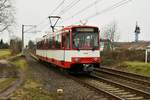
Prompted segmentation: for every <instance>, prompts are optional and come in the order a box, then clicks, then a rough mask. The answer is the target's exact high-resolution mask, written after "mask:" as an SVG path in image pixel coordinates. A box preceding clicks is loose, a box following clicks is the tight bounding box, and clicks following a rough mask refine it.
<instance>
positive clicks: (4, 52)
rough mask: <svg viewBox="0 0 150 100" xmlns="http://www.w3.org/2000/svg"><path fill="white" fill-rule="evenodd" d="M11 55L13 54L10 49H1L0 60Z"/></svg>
mask: <svg viewBox="0 0 150 100" xmlns="http://www.w3.org/2000/svg"><path fill="white" fill-rule="evenodd" d="M10 55H11V52H10V50H9V49H0V58H1V59H2V58H7V57H9V56H10Z"/></svg>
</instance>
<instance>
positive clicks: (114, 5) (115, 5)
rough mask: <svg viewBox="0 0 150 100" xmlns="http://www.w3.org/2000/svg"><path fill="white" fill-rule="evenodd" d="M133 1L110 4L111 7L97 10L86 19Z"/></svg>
mask: <svg viewBox="0 0 150 100" xmlns="http://www.w3.org/2000/svg"><path fill="white" fill-rule="evenodd" d="M131 1H132V0H122V1H119V2H118V3H115V4H113V5H112V6H110V7H108V8H106V9H103V10H101V11H99V12H96V13H95V14H93V15H91V16H89V17H87V18H85V20H88V19H91V18H94V17H96V16H99V15H101V14H103V13H105V12H108V11H111V10H113V9H116V8H118V7H121V6H123V5H125V4H127V3H129V2H131ZM77 23H78V22H77ZM77 23H75V24H77Z"/></svg>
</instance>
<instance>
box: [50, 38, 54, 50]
mask: <svg viewBox="0 0 150 100" xmlns="http://www.w3.org/2000/svg"><path fill="white" fill-rule="evenodd" d="M52 48H53V37H50V38H49V49H52Z"/></svg>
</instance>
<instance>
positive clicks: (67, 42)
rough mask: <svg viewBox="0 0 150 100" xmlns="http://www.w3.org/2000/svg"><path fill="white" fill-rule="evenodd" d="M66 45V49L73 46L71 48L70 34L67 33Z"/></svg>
mask: <svg viewBox="0 0 150 100" xmlns="http://www.w3.org/2000/svg"><path fill="white" fill-rule="evenodd" d="M68 37H69V38H68ZM65 45H66V49H70V47H71V46H70V33H69V32H67V33H66V39H65Z"/></svg>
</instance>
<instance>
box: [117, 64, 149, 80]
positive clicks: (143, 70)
mask: <svg viewBox="0 0 150 100" xmlns="http://www.w3.org/2000/svg"><path fill="white" fill-rule="evenodd" d="M120 67H124V68H126V69H127V70H128V71H130V72H134V73H136V74H140V75H144V76H148V77H150V63H147V64H145V63H144V62H138V61H133V62H131V61H125V62H123V63H122V64H121V65H120Z"/></svg>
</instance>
